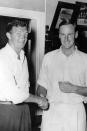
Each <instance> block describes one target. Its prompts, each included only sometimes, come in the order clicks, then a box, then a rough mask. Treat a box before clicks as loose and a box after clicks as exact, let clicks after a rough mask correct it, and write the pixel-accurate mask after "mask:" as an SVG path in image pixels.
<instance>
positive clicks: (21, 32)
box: [9, 26, 28, 49]
mask: <svg viewBox="0 0 87 131" xmlns="http://www.w3.org/2000/svg"><path fill="white" fill-rule="evenodd" d="M27 36H28V32H27V28H26V27H21V26H18V27H15V26H14V27H13V28H12V30H11V32H10V39H9V40H10V42H11V43H12V44H14V47H15V48H16V49H22V48H24V46H25V44H26V41H27Z"/></svg>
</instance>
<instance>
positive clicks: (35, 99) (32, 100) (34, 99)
mask: <svg viewBox="0 0 87 131" xmlns="http://www.w3.org/2000/svg"><path fill="white" fill-rule="evenodd" d="M38 99H39V97H38V96H36V95H32V94H29V97H28V98H27V99H26V100H25V101H24V102H26V103H38Z"/></svg>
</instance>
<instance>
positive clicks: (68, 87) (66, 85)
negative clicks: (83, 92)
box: [59, 81, 77, 93]
mask: <svg viewBox="0 0 87 131" xmlns="http://www.w3.org/2000/svg"><path fill="white" fill-rule="evenodd" d="M59 88H60V90H61V91H62V92H64V93H75V90H76V89H77V88H76V86H74V85H73V84H71V83H70V82H61V81H60V82H59Z"/></svg>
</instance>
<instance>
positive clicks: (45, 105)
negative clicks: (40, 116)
mask: <svg viewBox="0 0 87 131" xmlns="http://www.w3.org/2000/svg"><path fill="white" fill-rule="evenodd" d="M38 106H39V107H40V108H41V109H43V110H46V109H48V107H49V103H48V100H47V99H46V98H45V97H39V98H38Z"/></svg>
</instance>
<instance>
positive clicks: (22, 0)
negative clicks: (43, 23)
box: [0, 0, 45, 11]
mask: <svg viewBox="0 0 87 131" xmlns="http://www.w3.org/2000/svg"><path fill="white" fill-rule="evenodd" d="M0 7H11V8H18V9H27V10H34V11H45V0H0Z"/></svg>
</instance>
